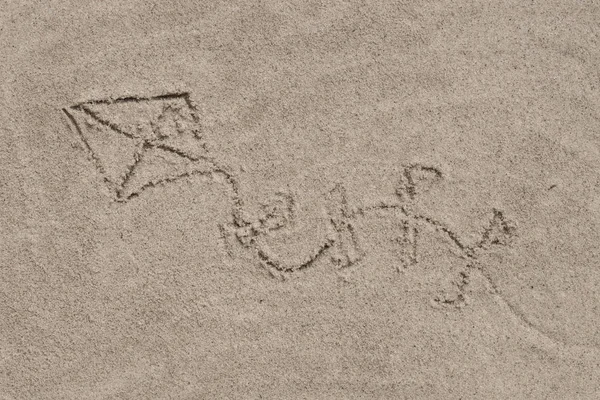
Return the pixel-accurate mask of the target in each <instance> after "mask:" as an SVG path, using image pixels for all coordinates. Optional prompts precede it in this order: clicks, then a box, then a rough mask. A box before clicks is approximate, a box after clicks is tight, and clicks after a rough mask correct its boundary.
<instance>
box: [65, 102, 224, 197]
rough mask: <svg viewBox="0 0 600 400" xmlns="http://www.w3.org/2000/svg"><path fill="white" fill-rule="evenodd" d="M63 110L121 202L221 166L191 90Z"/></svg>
mask: <svg viewBox="0 0 600 400" xmlns="http://www.w3.org/2000/svg"><path fill="white" fill-rule="evenodd" d="M63 112H64V113H65V114H66V115H67V117H68V119H69V120H70V121H71V123H72V124H73V125H74V127H75V130H76V131H77V133H78V134H79V136H80V138H81V140H82V141H83V143H84V145H85V147H86V148H87V150H88V151H89V155H90V157H91V158H92V159H93V160H94V162H95V164H96V168H97V169H98V171H99V172H100V174H101V175H102V176H103V179H104V182H105V183H106V185H107V186H108V188H109V190H110V191H111V192H112V194H113V196H114V199H115V200H116V201H120V202H124V201H127V200H130V199H132V198H134V197H137V196H139V195H140V194H141V193H142V192H143V191H144V190H145V189H146V188H148V187H150V186H156V185H160V184H164V183H168V182H172V181H175V180H177V179H180V178H184V177H186V176H190V175H192V174H195V173H207V174H208V173H210V172H214V171H216V170H219V167H218V166H217V165H216V164H215V163H214V162H213V161H211V160H210V157H208V155H207V152H206V149H205V144H204V142H203V140H202V136H201V133H200V129H199V124H198V116H197V114H196V111H195V109H194V107H193V105H192V103H191V101H190V99H189V95H188V94H187V93H180V94H167V95H160V96H155V97H122V98H117V99H108V100H95V101H88V102H84V103H80V104H77V105H74V106H71V107H68V108H64V109H63Z"/></svg>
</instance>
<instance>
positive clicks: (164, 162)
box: [120, 147, 214, 200]
mask: <svg viewBox="0 0 600 400" xmlns="http://www.w3.org/2000/svg"><path fill="white" fill-rule="evenodd" d="M213 170H214V166H213V165H212V164H211V163H210V162H208V161H205V160H197V161H195V160H190V159H189V158H185V157H182V156H180V155H178V154H176V153H173V152H171V151H168V150H164V149H159V148H156V147H152V148H149V149H146V150H145V151H144V152H143V153H142V155H141V157H140V159H139V161H138V162H137V163H136V165H135V167H134V168H133V169H132V171H131V174H130V175H129V176H128V177H127V179H126V181H125V182H124V184H123V188H122V191H121V192H120V198H121V199H123V200H128V199H131V198H133V197H136V196H138V195H139V194H141V193H142V192H143V191H144V190H146V189H147V188H149V187H153V186H156V185H161V184H165V183H169V182H173V181H176V180H179V179H182V178H185V177H189V176H192V175H194V174H198V173H207V174H208V173H210V172H211V171H213Z"/></svg>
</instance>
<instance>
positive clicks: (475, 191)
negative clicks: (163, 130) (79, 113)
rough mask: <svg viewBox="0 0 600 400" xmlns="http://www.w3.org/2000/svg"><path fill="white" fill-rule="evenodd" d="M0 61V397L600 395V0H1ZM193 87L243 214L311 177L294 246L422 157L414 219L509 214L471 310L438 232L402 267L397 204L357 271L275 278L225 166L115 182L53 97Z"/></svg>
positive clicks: (369, 225)
mask: <svg viewBox="0 0 600 400" xmlns="http://www.w3.org/2000/svg"><path fill="white" fill-rule="evenodd" d="M0 54H1V55H2V59H1V61H0V78H1V80H0V81H1V89H2V96H1V97H0V101H1V104H0V118H1V119H0V122H1V123H0V133H1V135H2V146H0V170H1V171H2V173H1V174H0V201H1V202H0V210H1V211H0V232H1V236H0V399H3V400H4V399H7V400H8V399H10V400H12V399H153V398H157V399H171V398H172V399H217V398H236V399H258V398H264V399H376V398H381V399H403V398H406V399H442V398H443V399H597V398H600V293H599V288H600V269H599V268H600V262H599V261H600V252H599V243H600V234H599V232H600V153H599V145H600V136H599V132H600V4H598V3H597V2H594V1H543V2H542V1H526V2H524V1H500V2H485V1H435V2H431V1H412V2H399V1H398V2H391V1H390V2H382V1H371V2H360V1H332V2H325V1H323V2H321V1H281V0H278V1H258V2H235V1H227V2H217V1H210V2H192V1H161V2H153V1H148V0H143V1H128V2H118V1H104V2H95V1H77V2H75V1H71V2H69V1H46V2H39V1H38V2H36V1H24V0H23V1H17V0H3V1H0ZM176 92H188V93H190V98H191V100H192V101H193V103H194V105H195V108H196V109H197V112H198V116H199V118H200V126H201V130H202V135H203V139H204V140H205V141H206V146H207V149H208V151H209V152H210V154H211V155H212V156H214V157H215V158H216V159H219V160H220V162H221V163H222V164H223V165H227V166H228V168H230V169H231V171H232V174H234V175H235V176H236V177H237V179H238V180H239V186H240V187H239V191H240V196H241V197H243V198H244V201H245V206H244V212H246V213H247V214H248V215H250V216H252V215H256V214H257V213H258V212H259V211H258V210H260V205H261V204H262V203H269V201H271V200H270V199H273V198H274V196H276V195H277V193H278V192H279V191H282V190H283V191H285V192H286V193H287V192H289V193H293V194H294V199H295V200H294V201H295V202H296V203H297V207H298V214H297V221H298V223H297V225H295V228H294V229H295V230H294V231H293V232H291V233H289V235H288V236H284V237H283V239H281V240H279V241H278V242H277V243H275V242H273V243H271V247H272V248H273V249H274V250H273V251H274V252H275V253H277V254H278V255H279V257H280V258H282V259H284V260H290V262H295V261H294V260H296V259H298V260H302V259H303V258H304V257H306V256H310V254H311V252H312V251H313V249H314V248H315V246H317V245H318V243H320V242H321V241H323V240H324V238H325V237H326V235H327V233H326V226H327V223H328V221H327V217H324V216H323V213H322V210H323V209H324V201H325V200H324V199H326V198H327V196H328V195H329V194H330V191H331V188H332V187H333V186H334V185H335V184H342V185H343V186H344V187H345V189H346V196H347V201H348V202H349V204H351V205H353V206H352V207H360V205H363V204H377V203H378V202H381V201H388V200H389V201H392V200H393V199H395V198H396V197H395V191H396V190H397V189H398V185H401V180H402V179H401V178H402V173H403V172H402V171H403V168H405V167H406V166H407V165H414V164H418V165H425V166H431V167H433V168H436V169H437V170H439V171H441V173H442V174H443V178H442V179H440V180H439V182H437V183H435V184H434V185H432V186H431V188H429V190H428V191H426V192H425V191H424V192H423V193H421V194H420V195H419V197H418V199H416V200H415V201H414V202H413V203H414V204H413V205H412V207H414V209H415V210H418V212H419V213H421V214H423V215H428V216H430V218H432V219H435V220H437V221H443V223H444V226H445V227H446V229H448V230H449V231H451V232H452V233H453V234H454V235H456V236H457V237H460V238H461V240H462V241H463V242H464V243H470V244H471V245H474V244H475V243H477V240H478V238H480V237H481V236H482V235H483V233H484V232H485V229H486V226H488V224H489V222H490V217H491V215H492V210H493V209H497V210H502V212H503V215H505V216H506V218H508V219H510V221H511V223H514V225H515V226H516V234H515V235H513V237H512V238H511V240H510V243H507V244H505V245H494V246H488V247H489V248H486V249H485V251H483V250H484V249H479V250H482V251H480V252H478V256H477V257H478V262H479V263H480V265H481V270H472V276H471V277H470V280H471V287H472V289H469V292H468V293H467V294H468V298H469V300H468V303H467V304H466V305H461V306H460V307H458V306H456V307H455V306H439V305H438V306H436V304H435V302H434V301H432V299H434V298H435V297H436V296H438V295H439V293H444V291H446V290H456V285H457V284H456V282H455V281H453V279H455V278H456V276H455V275H456V271H457V270H459V269H461V268H464V265H463V264H464V262H465V261H464V259H461V257H460V256H459V255H457V253H456V252H455V251H454V250H452V243H451V242H450V241H448V237H447V235H444V234H442V233H443V232H442V233H440V232H439V231H436V229H427V227H424V228H423V229H422V230H421V232H420V233H421V234H422V235H421V236H422V237H423V238H422V239H421V242H420V247H419V251H420V253H419V262H418V264H417V265H413V266H411V267H410V268H407V269H405V270H402V268H398V265H399V262H400V261H399V256H398V254H397V251H398V246H397V243H396V242H394V240H393V239H394V238H395V236H394V235H397V232H398V229H399V228H398V226H397V225H394V220H393V218H391V217H390V214H386V213H384V212H381V213H377V212H375V213H373V214H372V215H371V216H370V217H369V218H366V217H365V218H361V219H360V220H359V219H357V220H356V222H355V225H356V226H355V228H356V230H357V232H359V233H360V235H362V236H361V240H362V242H361V246H362V249H363V250H364V257H363V258H362V259H361V260H360V261H358V262H356V263H354V264H353V265H352V266H350V267H348V268H342V269H340V268H339V267H337V266H336V265H335V264H334V263H332V262H330V260H329V259H326V258H324V259H323V260H320V261H319V262H316V263H315V264H314V265H311V267H310V268H307V269H305V270H303V271H299V272H295V273H291V274H286V278H285V279H284V280H280V279H275V278H273V277H270V276H269V274H268V273H266V272H265V269H264V268H263V267H262V266H261V263H260V260H258V259H257V257H256V256H255V254H254V253H253V252H252V251H251V249H248V248H244V247H243V246H240V245H239V243H235V241H234V243H233V244H232V243H228V241H227V240H223V238H224V236H223V233H222V231H220V229H219V224H226V223H228V221H230V220H231V212H232V211H231V199H230V198H229V197H228V196H229V195H228V192H227V190H226V187H225V186H226V185H223V182H222V180H221V182H219V181H218V180H214V181H211V180H207V179H196V178H190V179H186V180H181V181H178V182H174V183H173V184H171V185H164V186H161V187H156V188H152V189H151V190H147V191H146V192H144V193H142V194H141V195H140V196H139V197H138V198H135V199H132V200H131V201H129V202H126V203H118V202H115V201H113V199H112V198H111V195H110V192H109V190H108V189H107V188H106V186H105V185H104V184H103V182H102V177H101V175H100V174H99V172H98V170H97V169H96V168H95V167H94V163H93V160H92V159H91V158H90V156H89V154H88V153H87V152H86V149H85V147H84V145H83V144H82V142H81V140H80V138H79V137H78V136H77V134H76V131H75V129H74V127H73V124H71V123H70V121H68V118H66V116H65V114H64V113H63V112H61V109H62V108H65V107H71V106H73V105H75V104H78V103H80V102H85V101H89V100H94V99H106V98H114V97H119V96H155V95H160V94H165V93H176ZM390 199H392V200H390ZM430 228H431V226H430ZM225 239H227V238H225ZM230 246H233V247H231V248H230ZM236 246H237V247H236ZM398 270H401V272H398ZM482 271H483V272H482ZM453 282H454V283H453ZM453 288H454V289H453Z"/></svg>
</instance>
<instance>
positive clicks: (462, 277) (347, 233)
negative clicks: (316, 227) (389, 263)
mask: <svg viewBox="0 0 600 400" xmlns="http://www.w3.org/2000/svg"><path fill="white" fill-rule="evenodd" d="M63 112H64V113H65V115H66V116H67V118H68V119H69V121H70V122H71V124H72V125H73V126H74V130H75V131H76V133H77V135H78V136H79V137H80V138H81V140H82V141H83V143H84V146H85V148H86V150H87V152H88V153H89V156H90V158H91V159H92V160H93V161H94V165H95V167H96V169H97V171H98V173H99V174H100V175H102V176H103V180H104V182H105V183H106V184H107V186H108V187H109V188H110V189H111V190H112V191H113V193H114V196H113V200H114V201H116V202H127V201H130V200H132V199H134V198H137V197H139V196H140V195H142V194H143V193H144V192H145V191H147V190H149V189H152V188H158V187H161V186H164V185H167V184H171V183H174V182H179V181H182V180H184V179H186V178H190V177H193V176H205V177H210V178H212V179H213V180H214V181H221V183H223V184H224V185H225V186H226V187H227V188H228V190H229V198H230V201H231V204H230V207H231V214H232V217H233V218H232V221H233V222H232V223H230V224H223V223H221V224H219V232H220V237H221V239H222V240H223V241H224V242H225V244H226V252H227V254H229V255H230V256H233V250H232V248H231V246H230V243H229V240H228V238H230V237H233V238H235V242H236V243H237V244H238V245H240V246H241V247H242V248H243V249H247V250H250V251H251V252H253V253H254V254H255V256H256V258H257V260H258V262H259V263H260V265H262V266H263V267H264V268H265V269H266V270H267V271H268V272H269V274H270V275H271V276H274V277H278V278H283V277H284V276H285V275H286V274H290V273H294V272H297V271H303V270H307V269H309V268H311V267H313V266H315V265H316V264H317V262H319V261H321V260H326V259H327V258H328V259H329V262H330V263H331V264H333V265H335V266H336V267H337V268H349V267H351V266H353V265H355V264H357V263H359V262H360V261H361V260H362V259H363V258H364V257H365V255H366V253H365V252H364V251H363V250H362V248H361V245H360V237H361V232H358V231H357V228H356V226H357V221H358V220H359V219H361V218H368V217H369V215H371V214H372V213H375V212H377V213H385V214H386V215H387V217H388V218H396V219H398V220H399V222H400V225H399V226H400V229H399V231H398V236H397V237H396V238H395V239H394V242H395V243H396V244H397V245H398V246H399V247H400V248H401V260H400V262H401V265H400V266H399V267H398V268H397V270H398V271H403V270H406V269H408V268H411V267H414V266H416V265H418V263H419V253H420V235H421V232H420V224H424V225H426V226H429V227H432V228H434V230H435V231H437V232H441V233H442V234H443V235H445V236H446V237H447V238H448V239H449V243H450V244H451V245H453V246H454V247H455V248H456V249H457V250H458V252H459V254H460V255H461V257H462V258H463V259H464V260H465V263H466V264H465V267H464V269H463V270H462V271H460V273H459V277H458V278H457V280H455V286H456V288H457V293H458V294H457V295H456V296H455V297H453V298H448V297H443V296H441V297H436V298H435V299H434V300H435V302H436V303H438V304H440V305H444V306H453V307H461V306H463V305H464V303H465V299H466V294H467V290H468V285H469V276H470V274H471V273H473V271H482V272H483V268H482V267H481V266H480V264H479V262H478V257H477V253H476V251H477V250H485V249H487V248H489V247H490V246H492V245H502V246H503V245H507V244H509V241H510V238H511V237H512V236H514V235H515V234H516V228H515V226H514V224H512V223H511V222H510V221H508V220H507V219H506V218H505V217H504V214H503V213H502V212H501V211H499V210H493V216H492V218H491V220H490V223H489V226H488V227H487V228H486V229H485V231H484V232H483V234H482V236H481V238H480V240H479V241H478V242H477V243H476V244H474V245H471V246H469V245H467V244H465V243H464V242H463V241H462V240H461V239H460V237H459V235H458V234H457V233H456V232H454V231H453V230H452V229H450V228H449V227H448V226H447V225H445V224H444V223H443V222H441V221H437V220H436V219H434V218H432V217H430V216H427V215H421V214H419V213H417V212H415V211H414V207H413V202H414V201H415V200H416V199H418V197H419V196H420V195H423V194H424V193H426V192H427V191H428V190H429V189H430V188H431V187H433V186H434V185H435V184H436V183H438V182H439V181H441V180H442V179H443V174H442V172H441V171H440V170H439V169H438V168H435V167H432V166H426V165H421V164H410V165H407V166H405V167H404V168H403V170H402V173H401V175H400V177H399V183H398V186H397V189H396V191H395V193H394V194H395V196H396V201H393V202H387V203H386V202H376V203H375V204H371V205H362V206H355V207H351V206H350V202H349V199H348V195H347V192H346V189H345V187H344V185H342V184H341V183H340V184H336V185H335V186H334V187H333V188H332V189H331V190H330V191H329V192H328V193H327V195H326V204H327V206H326V210H325V212H326V215H327V216H328V217H327V218H328V220H327V224H328V231H329V234H328V235H327V236H326V237H325V239H324V240H323V241H322V242H321V244H319V245H318V246H317V247H316V248H314V249H313V250H312V251H309V252H307V253H306V256H305V257H301V261H297V262H289V261H287V260H285V258H283V259H282V258H281V257H278V256H277V254H275V253H274V252H273V251H271V250H270V249H269V248H268V247H266V246H265V244H264V241H263V240H261V239H264V238H268V237H270V236H271V235H273V234H275V233H276V232H278V231H282V230H286V229H289V228H291V227H293V226H294V224H295V223H296V220H297V212H296V209H297V202H296V199H295V196H294V195H293V194H291V193H287V192H278V193H276V195H275V198H273V200H272V201H271V202H270V203H268V204H265V205H263V207H262V208H261V209H260V211H259V215H257V216H255V217H248V216H247V215H246V214H244V213H243V211H244V202H243V200H242V198H241V196H240V192H239V185H238V181H237V179H236V177H235V176H234V175H233V174H232V173H231V172H230V169H229V168H227V167H223V166H221V165H220V164H219V163H218V162H217V161H216V160H214V159H213V158H212V157H211V156H210V155H209V154H208V152H207V150H206V146H205V144H204V142H203V140H202V135H201V134H200V131H201V129H200V123H199V116H198V113H197V110H196V109H195V107H194V105H193V102H192V101H191V99H190V96H189V94H188V93H167V94H162V95H158V96H152V97H137V96H127V97H120V98H116V99H102V100H91V101H87V102H83V103H79V104H76V105H74V106H72V107H69V108H65V109H63ZM242 215H246V216H245V217H242ZM483 275H484V277H485V279H486V280H488V281H489V282H490V286H491V287H492V288H494V290H495V291H496V292H497V287H496V285H494V284H493V282H492V281H491V279H490V277H489V276H488V274H486V273H485V272H483Z"/></svg>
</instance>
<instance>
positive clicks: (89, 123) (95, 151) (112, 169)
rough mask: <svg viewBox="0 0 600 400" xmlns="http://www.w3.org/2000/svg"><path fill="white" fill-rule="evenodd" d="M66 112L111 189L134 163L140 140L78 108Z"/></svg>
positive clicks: (118, 183)
mask: <svg viewBox="0 0 600 400" xmlns="http://www.w3.org/2000/svg"><path fill="white" fill-rule="evenodd" d="M68 113H69V114H70V115H71V116H72V117H73V121H74V122H75V123H76V125H77V126H76V129H77V131H78V133H79V135H80V137H81V140H82V141H83V142H84V144H85V146H86V147H87V148H88V150H89V151H90V152H91V153H92V154H91V155H92V158H93V159H94V161H95V162H96V167H97V168H98V170H99V171H100V172H101V173H102V175H103V176H104V178H105V180H106V181H107V183H109V185H110V186H111V189H113V190H116V188H117V187H118V186H120V185H121V183H122V182H123V180H124V179H125V175H126V174H127V171H128V170H129V168H130V167H131V166H132V165H133V164H134V163H135V160H136V154H137V152H138V149H139V148H140V145H141V141H139V140H135V139H131V138H128V137H126V136H123V135H121V134H119V133H118V132H116V131H115V130H113V129H111V128H110V127H108V126H106V125H103V124H101V123H99V122H98V121H96V120H94V119H93V118H92V117H90V116H89V115H87V114H86V113H85V112H83V111H81V110H78V109H70V110H68Z"/></svg>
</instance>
